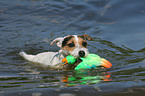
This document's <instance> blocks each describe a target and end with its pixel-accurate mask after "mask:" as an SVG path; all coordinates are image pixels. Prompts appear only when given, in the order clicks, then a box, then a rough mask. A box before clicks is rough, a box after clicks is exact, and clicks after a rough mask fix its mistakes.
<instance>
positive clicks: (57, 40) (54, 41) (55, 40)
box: [50, 37, 64, 48]
mask: <svg viewBox="0 0 145 96" xmlns="http://www.w3.org/2000/svg"><path fill="white" fill-rule="evenodd" d="M63 39H64V38H62V37H60V38H56V39H54V40H53V41H52V42H51V44H50V45H53V44H54V43H56V45H57V46H58V47H60V48H61V46H62V41H63Z"/></svg>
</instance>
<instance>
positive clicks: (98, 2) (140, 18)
mask: <svg viewBox="0 0 145 96" xmlns="http://www.w3.org/2000/svg"><path fill="white" fill-rule="evenodd" d="M144 4H145V1H143V0H142V1H138V0H127V1H126V0H61V1H60V0H49V1H48V0H3V1H2V0H1V1H0V42H1V43H0V94H1V95H8V96H16V95H20V94H21V95H22V96H23V95H24V96H26V94H27V95H44V96H46V95H53V96H58V95H65V94H62V93H70V94H71V95H83V96H88V94H90V95H91V96H94V95H95V96H96V95H102V94H108V95H109V94H111V95H113V94H114V93H112V92H116V93H115V94H120V95H124V94H127V95H128V94H131V93H133V94H137V95H139V93H140V92H141V93H140V94H143V93H144V92H143V90H144V86H145V79H144V78H145V76H144V75H145V71H144V70H145V46H144V44H145V42H144V41H145V38H144V37H145V32H144V30H145V27H144V25H145V16H144V15H145V6H144ZM70 34H88V35H90V36H91V37H93V41H89V42H88V49H89V50H90V52H91V53H96V54H98V55H100V56H101V57H104V58H106V59H107V60H109V61H110V62H111V63H112V64H113V67H112V68H111V69H108V70H101V69H98V70H87V71H81V72H75V71H73V70H71V71H63V70H52V69H50V68H46V67H45V66H41V65H39V64H32V63H30V62H27V61H25V60H24V59H22V58H21V57H19V56H18V53H19V52H20V51H21V50H24V51H25V52H27V53H30V54H37V53H40V52H44V51H55V52H56V51H58V50H59V48H57V47H56V46H50V45H49V44H50V42H51V41H52V40H53V39H55V38H56V37H61V36H66V35H70ZM117 92H120V93H117ZM121 92H123V93H121ZM12 93H13V94H12ZM47 93H50V94H47Z"/></svg>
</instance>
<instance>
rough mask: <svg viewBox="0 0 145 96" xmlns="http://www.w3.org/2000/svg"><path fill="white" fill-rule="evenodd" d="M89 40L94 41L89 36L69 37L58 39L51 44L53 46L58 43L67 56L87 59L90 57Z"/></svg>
mask: <svg viewBox="0 0 145 96" xmlns="http://www.w3.org/2000/svg"><path fill="white" fill-rule="evenodd" d="M87 40H89V41H90V40H92V38H91V37H90V36H89V35H86V34H84V35H69V36H65V37H63V38H62V37H60V38H56V39H55V40H53V41H52V42H51V45H52V44H54V43H57V46H58V47H60V48H61V50H62V52H63V53H64V54H66V55H72V56H74V57H76V58H77V57H86V56H87V55H88V53H89V52H88V49H87V44H88V43H87Z"/></svg>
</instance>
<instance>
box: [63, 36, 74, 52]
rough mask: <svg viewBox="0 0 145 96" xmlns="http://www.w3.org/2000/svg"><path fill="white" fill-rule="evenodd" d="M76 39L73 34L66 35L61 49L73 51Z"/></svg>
mask: <svg viewBox="0 0 145 96" xmlns="http://www.w3.org/2000/svg"><path fill="white" fill-rule="evenodd" d="M76 43H77V42H76V40H75V37H74V36H68V37H66V38H65V39H64V41H63V43H62V49H64V50H67V51H73V50H74V49H75V47H76Z"/></svg>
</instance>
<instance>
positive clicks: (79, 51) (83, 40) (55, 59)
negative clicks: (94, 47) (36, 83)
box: [19, 34, 92, 69]
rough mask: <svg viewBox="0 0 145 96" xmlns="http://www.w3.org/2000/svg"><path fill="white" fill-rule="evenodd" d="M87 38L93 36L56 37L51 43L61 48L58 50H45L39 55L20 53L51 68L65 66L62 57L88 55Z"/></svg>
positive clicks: (29, 59)
mask: <svg viewBox="0 0 145 96" xmlns="http://www.w3.org/2000/svg"><path fill="white" fill-rule="evenodd" d="M87 40H88V41H90V40H92V38H91V37H90V36H89V35H86V34H84V35H69V36H65V37H59V38H56V39H54V40H53V41H52V42H51V44H50V45H53V44H55V43H56V45H57V46H58V47H60V50H59V51H58V52H43V53H39V54H37V55H29V54H26V53H25V52H20V53H19V55H20V56H22V57H23V58H24V59H26V60H28V61H31V62H35V63H41V64H43V65H47V66H50V67H51V68H59V69H62V68H63V63H62V59H64V58H65V57H66V56H68V55H72V56H74V57H75V58H78V57H86V56H87V55H88V53H89V51H88V49H87Z"/></svg>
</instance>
